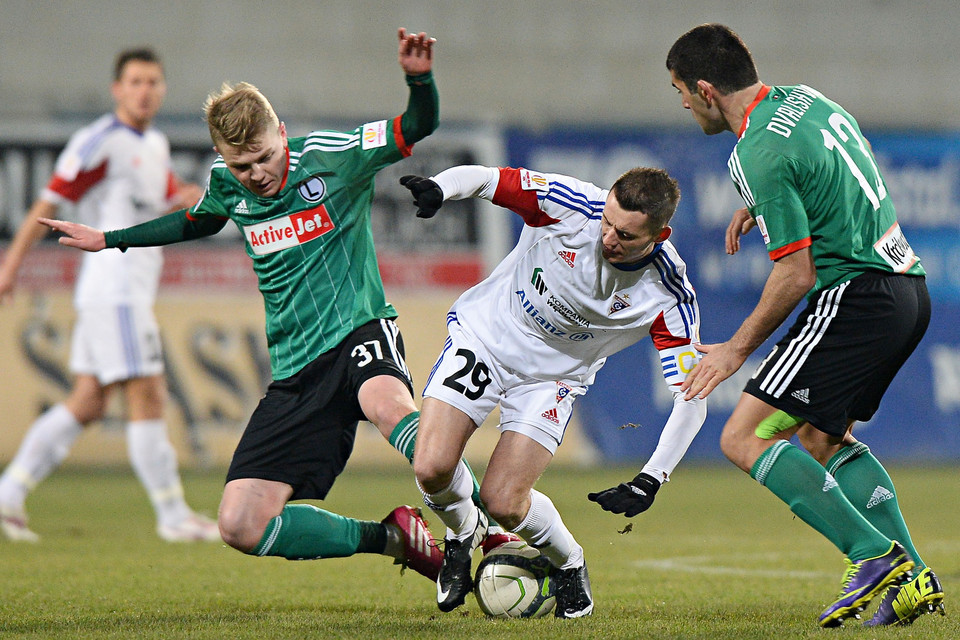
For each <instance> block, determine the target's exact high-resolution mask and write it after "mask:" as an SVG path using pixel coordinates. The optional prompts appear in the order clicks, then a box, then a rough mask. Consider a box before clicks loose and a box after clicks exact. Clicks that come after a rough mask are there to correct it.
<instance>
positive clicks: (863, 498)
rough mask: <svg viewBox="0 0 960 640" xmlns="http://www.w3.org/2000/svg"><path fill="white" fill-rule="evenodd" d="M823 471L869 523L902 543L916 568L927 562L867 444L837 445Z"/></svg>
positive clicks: (887, 478) (878, 462) (885, 474)
mask: <svg viewBox="0 0 960 640" xmlns="http://www.w3.org/2000/svg"><path fill="white" fill-rule="evenodd" d="M827 472H828V473H830V474H832V475H833V477H834V478H836V479H837V483H838V484H839V485H840V488H841V489H842V490H843V494H844V495H845V496H847V499H848V500H850V502H851V504H853V506H854V507H856V509H857V511H859V512H860V513H861V515H863V517H864V518H866V519H867V520H868V521H869V522H870V524H872V525H873V526H875V527H876V528H877V529H879V530H880V532H881V533H883V535H885V536H887V537H888V538H890V539H891V540H896V541H897V542H899V543H900V544H902V545H903V546H904V548H905V549H906V550H907V551H908V552H909V553H910V557H911V558H913V560H914V562H916V563H917V568H916V571H919V570H921V569H923V568H924V567H925V566H927V565H925V564H924V563H923V560H921V559H920V554H919V553H917V549H916V547H914V546H913V539H912V538H911V537H910V531H909V530H908V529H907V523H906V522H904V520H903V514H902V513H900V504H899V503H898V502H897V490H896V489H894V487H893V480H891V479H890V475H889V474H888V473H887V470H886V469H884V468H883V465H882V464H880V461H879V460H877V459H876V458H875V457H874V455H873V454H872V453H870V448H869V447H868V446H867V445H865V444H863V443H862V442H858V443H856V444H854V445H851V446H847V447H843V448H842V449H840V450H839V451H838V452H837V453H836V454H834V456H833V457H832V458H830V461H829V462H828V463H827Z"/></svg>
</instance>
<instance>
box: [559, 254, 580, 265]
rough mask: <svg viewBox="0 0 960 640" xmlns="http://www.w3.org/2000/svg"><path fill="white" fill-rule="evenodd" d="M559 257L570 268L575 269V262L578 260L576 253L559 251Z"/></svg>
mask: <svg viewBox="0 0 960 640" xmlns="http://www.w3.org/2000/svg"><path fill="white" fill-rule="evenodd" d="M557 255H558V256H560V257H561V258H562V259H563V261H564V262H566V263H567V266H568V267H570V268H571V269H573V261H574V260H576V259H577V254H576V252H575V251H557Z"/></svg>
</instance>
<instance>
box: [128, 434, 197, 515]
mask: <svg viewBox="0 0 960 640" xmlns="http://www.w3.org/2000/svg"><path fill="white" fill-rule="evenodd" d="M127 451H128V452H129V454H130V464H131V465H132V466H133V470H134V472H136V474H137V477H138V478H139V479H140V483H141V484H143V486H144V488H145V489H146V490H147V495H149V496H150V502H151V503H152V504H153V509H154V511H155V512H156V514H157V524H159V525H161V526H173V525H176V524H178V523H180V522H182V521H183V520H184V519H186V518H188V517H189V516H190V514H191V513H192V512H191V511H190V507H188V506H187V503H186V501H185V500H184V498H183V485H182V484H181V483H180V474H179V472H178V471H177V453H176V451H175V450H174V448H173V445H172V444H171V443H170V438H169V437H168V436H167V424H166V423H165V422H164V421H163V420H136V421H133V422H129V423H127Z"/></svg>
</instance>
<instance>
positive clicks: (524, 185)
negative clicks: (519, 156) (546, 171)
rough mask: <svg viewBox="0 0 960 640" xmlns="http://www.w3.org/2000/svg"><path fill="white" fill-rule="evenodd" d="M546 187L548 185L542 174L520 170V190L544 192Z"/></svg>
mask: <svg viewBox="0 0 960 640" xmlns="http://www.w3.org/2000/svg"><path fill="white" fill-rule="evenodd" d="M548 186H550V183H549V181H548V180H547V177H546V176H545V175H543V174H542V173H536V172H534V171H529V170H528V169H520V188H521V189H523V190H524V191H546V190H547V187H548Z"/></svg>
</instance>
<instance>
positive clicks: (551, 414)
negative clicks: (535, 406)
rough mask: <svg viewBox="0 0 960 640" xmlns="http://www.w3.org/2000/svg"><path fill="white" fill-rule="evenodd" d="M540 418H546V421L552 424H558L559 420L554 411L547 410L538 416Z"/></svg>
mask: <svg viewBox="0 0 960 640" xmlns="http://www.w3.org/2000/svg"><path fill="white" fill-rule="evenodd" d="M540 417H541V418H546V419H547V420H549V421H550V422H552V423H554V424H560V418H558V417H557V410H556V409H547V410H546V411H544V412H543V413H541V414H540Z"/></svg>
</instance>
